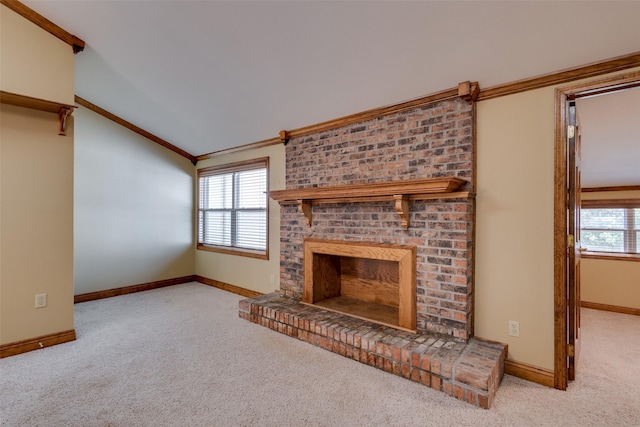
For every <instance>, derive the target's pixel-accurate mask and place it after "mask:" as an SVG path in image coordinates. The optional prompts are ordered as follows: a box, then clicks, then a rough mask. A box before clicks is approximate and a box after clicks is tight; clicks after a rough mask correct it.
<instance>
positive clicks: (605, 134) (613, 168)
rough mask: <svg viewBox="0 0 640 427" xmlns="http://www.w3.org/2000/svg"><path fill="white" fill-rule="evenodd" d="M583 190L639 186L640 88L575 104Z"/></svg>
mask: <svg viewBox="0 0 640 427" xmlns="http://www.w3.org/2000/svg"><path fill="white" fill-rule="evenodd" d="M576 110H577V111H578V117H579V120H580V122H579V124H580V128H581V131H580V134H581V137H582V186H583V187H609V186H621V185H640V88H634V89H629V90H625V91H623V92H615V93H612V94H607V95H600V96H595V97H592V98H586V99H579V100H577V101H576Z"/></svg>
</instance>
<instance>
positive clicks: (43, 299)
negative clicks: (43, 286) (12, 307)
mask: <svg viewBox="0 0 640 427" xmlns="http://www.w3.org/2000/svg"><path fill="white" fill-rule="evenodd" d="M46 306H47V294H36V308H43V307H46Z"/></svg>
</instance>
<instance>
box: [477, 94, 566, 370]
mask: <svg viewBox="0 0 640 427" xmlns="http://www.w3.org/2000/svg"><path fill="white" fill-rule="evenodd" d="M477 114H478V116H477V117H478V128H477V138H478V139H477V144H478V145H477V150H478V170H477V173H478V175H477V176H478V181H477V213H476V215H477V232H476V239H477V241H476V294H475V301H476V309H475V316H476V323H475V333H476V335H477V336H480V337H484V338H488V339H493V340H496V341H500V342H504V343H507V344H509V355H508V357H509V359H512V360H517V361H519V362H524V363H529V364H532V365H535V366H539V367H542V368H547V369H553V343H554V342H553V340H554V329H553V318H554V313H553V295H554V287H553V188H554V187H553V176H554V126H555V124H554V89H553V88H545V89H539V90H533V91H528V92H524V93H519V94H516V95H511V96H505V97H501V98H496V99H493V100H488V101H483V102H480V103H478V112H477ZM509 320H516V321H518V322H520V337H518V338H515V337H510V336H509V335H508V333H507V331H508V329H507V325H508V321H509Z"/></svg>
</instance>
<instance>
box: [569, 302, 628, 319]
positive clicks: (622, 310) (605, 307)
mask: <svg viewBox="0 0 640 427" xmlns="http://www.w3.org/2000/svg"><path fill="white" fill-rule="evenodd" d="M580 307H582V308H592V309H594V310H602V311H612V312H614V313H622V314H631V315H632V316H640V308H631V307H620V306H618V305H609V304H600V303H598V302H588V301H581V302H580Z"/></svg>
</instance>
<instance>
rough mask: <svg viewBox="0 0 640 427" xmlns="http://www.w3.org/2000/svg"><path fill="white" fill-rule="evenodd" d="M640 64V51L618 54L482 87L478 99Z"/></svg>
mask: <svg viewBox="0 0 640 427" xmlns="http://www.w3.org/2000/svg"><path fill="white" fill-rule="evenodd" d="M639 66H640V52H634V53H631V54H628V55H623V56H618V57H615V58H612V59H607V60H604V61H598V62H593V63H591V64H587V65H582V66H579V67H573V68H568V69H565V70H561V71H557V72H554V73H549V74H543V75H541V76H537V77H531V78H527V79H522V80H517V81H514V82H511V83H505V84H501V85H497V86H492V87H489V88H486V89H482V90H481V91H480V94H479V95H478V99H477V100H478V101H486V100H487V99H492V98H497V97H499V96H505V95H512V94H515V93H519V92H525V91H528V90H532V89H539V88H543V87H547V86H553V85H557V84H563V83H569V82H572V81H575V80H579V79H586V78H589V77H596V76H601V75H603V74H608V73H613V72H615V71H621V70H627V69H629V68H635V67H639Z"/></svg>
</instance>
